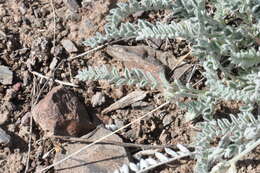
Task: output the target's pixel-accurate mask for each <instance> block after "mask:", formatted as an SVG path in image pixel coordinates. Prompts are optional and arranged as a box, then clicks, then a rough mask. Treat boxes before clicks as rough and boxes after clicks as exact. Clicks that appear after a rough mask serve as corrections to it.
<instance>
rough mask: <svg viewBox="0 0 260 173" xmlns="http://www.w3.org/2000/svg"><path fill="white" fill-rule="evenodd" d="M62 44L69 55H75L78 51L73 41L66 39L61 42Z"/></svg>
mask: <svg viewBox="0 0 260 173" xmlns="http://www.w3.org/2000/svg"><path fill="white" fill-rule="evenodd" d="M61 44H62V46H63V47H64V49H65V50H66V51H67V52H68V53H73V52H77V51H78V48H77V47H76V46H75V44H74V43H73V42H72V41H71V40H67V39H64V40H62V41H61Z"/></svg>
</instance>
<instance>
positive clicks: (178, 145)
mask: <svg viewBox="0 0 260 173" xmlns="http://www.w3.org/2000/svg"><path fill="white" fill-rule="evenodd" d="M176 146H177V147H178V148H179V150H180V151H181V152H183V153H190V150H188V148H186V147H184V146H183V145H181V144H177V145H176Z"/></svg>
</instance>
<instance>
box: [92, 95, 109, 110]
mask: <svg viewBox="0 0 260 173" xmlns="http://www.w3.org/2000/svg"><path fill="white" fill-rule="evenodd" d="M105 101H106V99H105V95H104V94H103V93H101V92H97V93H96V94H95V95H94V96H93V97H92V98H91V104H92V106H93V107H96V106H101V105H102V104H103V103H105Z"/></svg>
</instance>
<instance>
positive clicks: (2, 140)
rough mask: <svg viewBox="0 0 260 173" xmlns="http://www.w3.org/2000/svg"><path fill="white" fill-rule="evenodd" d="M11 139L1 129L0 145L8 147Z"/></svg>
mask: <svg viewBox="0 0 260 173" xmlns="http://www.w3.org/2000/svg"><path fill="white" fill-rule="evenodd" d="M10 139H11V137H10V136H9V135H8V134H7V133H6V132H5V131H4V130H3V129H2V128H1V127H0V144H3V145H7V144H8V143H9V142H10Z"/></svg>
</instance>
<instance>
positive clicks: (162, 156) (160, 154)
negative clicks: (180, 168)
mask: <svg viewBox="0 0 260 173" xmlns="http://www.w3.org/2000/svg"><path fill="white" fill-rule="evenodd" d="M155 157H156V158H158V159H159V160H160V161H161V162H165V161H167V160H169V158H168V157H166V156H165V155H163V154H162V153H159V152H156V153H155Z"/></svg>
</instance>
